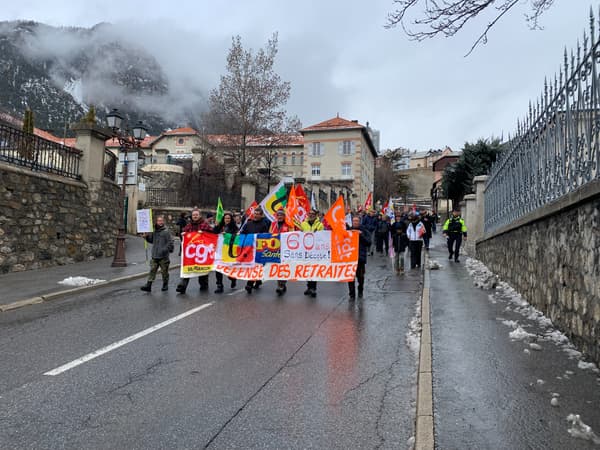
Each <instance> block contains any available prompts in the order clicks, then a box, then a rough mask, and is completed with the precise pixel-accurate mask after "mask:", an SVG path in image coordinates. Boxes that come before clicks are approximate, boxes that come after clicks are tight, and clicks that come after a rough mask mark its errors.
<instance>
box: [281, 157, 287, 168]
mask: <svg viewBox="0 0 600 450" xmlns="http://www.w3.org/2000/svg"><path fill="white" fill-rule="evenodd" d="M281 164H283V165H284V166H285V165H286V164H287V155H283V158H282V161H281Z"/></svg>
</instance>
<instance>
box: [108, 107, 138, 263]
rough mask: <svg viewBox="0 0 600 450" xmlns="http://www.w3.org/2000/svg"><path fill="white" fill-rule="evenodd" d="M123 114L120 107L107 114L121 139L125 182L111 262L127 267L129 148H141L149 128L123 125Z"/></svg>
mask: <svg viewBox="0 0 600 450" xmlns="http://www.w3.org/2000/svg"><path fill="white" fill-rule="evenodd" d="M123 121H124V119H123V116H121V114H120V113H119V110H118V109H113V110H112V111H111V112H110V114H107V115H106V122H107V124H108V127H109V128H110V129H111V130H112V133H113V138H114V139H117V140H118V141H119V154H122V155H123V166H122V167H123V169H122V173H123V184H122V186H121V198H120V206H121V208H120V209H121V218H120V219H119V231H118V234H117V243H116V247H115V257H114V259H113V262H112V264H111V266H112V267H125V266H127V260H126V259H125V214H126V211H125V194H126V189H127V172H128V169H129V168H128V164H129V160H128V153H129V150H137V149H139V148H140V143H141V142H142V141H143V140H144V138H145V137H146V133H147V131H148V130H147V129H146V127H145V126H144V124H143V123H142V122H141V121H139V122H138V123H137V124H136V125H135V126H134V127H133V128H132V129H131V130H129V128H122V127H123Z"/></svg>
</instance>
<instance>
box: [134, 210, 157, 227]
mask: <svg viewBox="0 0 600 450" xmlns="http://www.w3.org/2000/svg"><path fill="white" fill-rule="evenodd" d="M135 214H136V219H137V232H138V233H152V232H153V231H154V223H153V222H152V210H151V209H138V210H137V211H136V212H135Z"/></svg>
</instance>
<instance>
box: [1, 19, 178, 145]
mask: <svg viewBox="0 0 600 450" xmlns="http://www.w3.org/2000/svg"><path fill="white" fill-rule="evenodd" d="M112 31H113V30H112V25H110V24H99V25H96V26H94V27H92V28H89V29H87V28H75V27H68V28H66V27H52V26H48V25H44V24H41V23H36V22H25V21H13V22H0V109H1V110H4V111H6V112H8V113H9V114H12V115H15V116H17V117H22V116H23V112H24V111H25V109H26V108H27V107H29V108H30V109H31V110H33V112H34V115H35V126H36V127H39V128H42V129H45V130H48V131H51V132H53V133H55V134H57V135H59V136H62V135H63V133H64V132H65V129H66V127H67V126H68V124H69V123H73V122H75V121H77V120H79V119H80V118H81V117H82V116H83V115H84V114H85V112H87V110H88V108H89V106H90V105H95V107H96V112H97V115H98V117H99V118H100V119H103V118H104V117H105V115H106V113H107V112H109V111H110V110H111V109H112V108H118V109H119V110H120V111H121V112H122V113H124V115H125V116H126V117H127V119H128V120H129V121H130V123H136V121H137V120H139V119H142V120H143V121H144V123H145V124H146V125H147V126H148V128H149V132H150V133H151V134H158V133H160V132H161V131H163V130H164V129H166V128H169V127H173V126H176V125H177V123H175V122H174V121H173V120H172V118H170V120H167V119H165V115H164V114H162V113H161V111H162V107H163V105H167V104H169V99H170V96H171V94H172V93H171V92H170V91H169V83H168V79H167V77H166V75H165V73H164V71H163V69H162V68H161V66H160V65H159V63H158V62H157V61H156V59H155V58H154V57H153V56H152V55H150V54H149V53H148V52H147V51H145V50H144V49H143V48H142V47H141V46H138V45H136V44H135V43H132V42H130V41H124V40H123V38H122V37H121V38H119V37H118V36H119V35H118V33H112ZM111 36H117V37H111ZM179 120H181V118H179Z"/></svg>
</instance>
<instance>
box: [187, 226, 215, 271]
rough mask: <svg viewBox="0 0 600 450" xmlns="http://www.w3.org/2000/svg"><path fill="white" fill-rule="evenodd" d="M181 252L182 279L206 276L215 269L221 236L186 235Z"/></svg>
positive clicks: (208, 234)
mask: <svg viewBox="0 0 600 450" xmlns="http://www.w3.org/2000/svg"><path fill="white" fill-rule="evenodd" d="M182 239H183V241H182V252H181V271H180V275H181V278H192V277H198V276H200V275H206V274H208V273H210V272H211V271H212V270H213V269H214V265H215V250H216V248H217V243H218V239H219V235H217V234H213V233H202V232H192V233H184V234H183V238H182Z"/></svg>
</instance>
